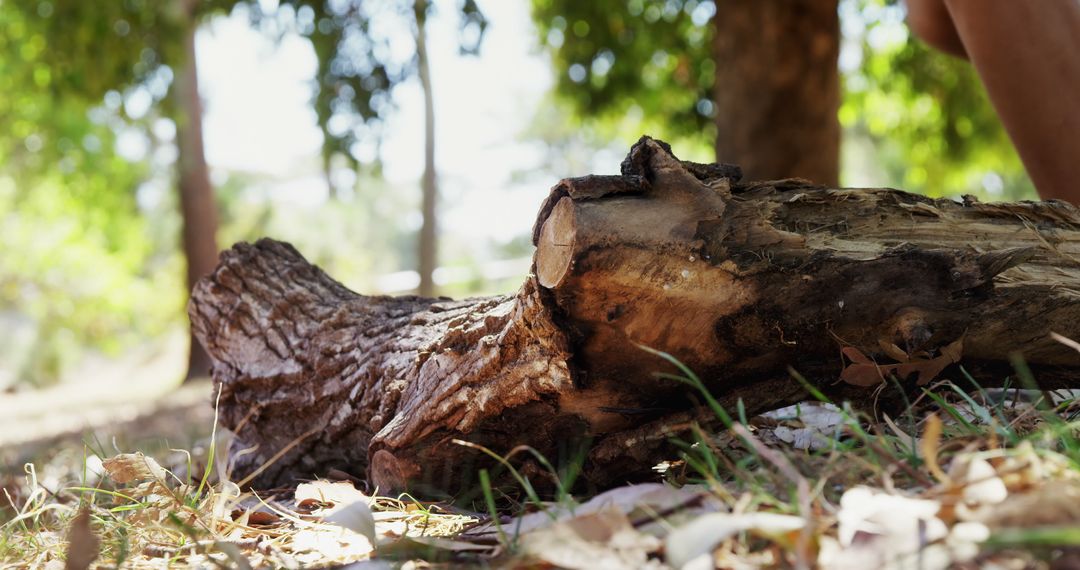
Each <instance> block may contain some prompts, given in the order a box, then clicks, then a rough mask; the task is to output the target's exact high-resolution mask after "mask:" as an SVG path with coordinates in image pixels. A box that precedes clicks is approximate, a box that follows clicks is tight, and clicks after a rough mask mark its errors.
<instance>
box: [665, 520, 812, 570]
mask: <svg viewBox="0 0 1080 570" xmlns="http://www.w3.org/2000/svg"><path fill="white" fill-rule="evenodd" d="M804 526H806V521H805V520H803V519H802V518H801V517H795V516H791V515H779V514H774V513H744V514H738V515H735V514H731V513H709V514H705V515H702V516H700V517H698V518H696V519H694V520H692V521H690V522H688V523H686V524H684V525H682V526H680V527H678V528H676V529H675V530H673V531H671V534H669V535H668V537H667V540H666V541H665V546H664V552H665V556H666V558H667V561H668V564H670V565H671V566H673V567H675V568H683V567H685V566H686V565H687V564H689V563H690V562H691V561H693V560H695V559H697V558H698V557H699V556H701V555H702V554H706V553H709V552H712V550H713V549H714V548H716V545H718V544H720V543H721V542H723V541H724V540H726V539H728V538H730V537H732V536H735V535H736V534H738V533H740V532H744V531H749V532H754V533H756V534H760V535H764V536H781V535H784V534H786V533H789V532H793V531H796V530H799V529H801V528H803V527H804Z"/></svg>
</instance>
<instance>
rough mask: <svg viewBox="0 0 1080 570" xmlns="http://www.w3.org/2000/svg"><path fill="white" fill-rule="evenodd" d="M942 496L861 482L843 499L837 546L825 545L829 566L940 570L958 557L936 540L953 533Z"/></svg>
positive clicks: (823, 564)
mask: <svg viewBox="0 0 1080 570" xmlns="http://www.w3.org/2000/svg"><path fill="white" fill-rule="evenodd" d="M940 510H941V504H940V503H939V502H938V501H932V500H927V499H914V498H910V497H904V496H901V495H893V494H889V493H885V492H882V491H877V490H874V489H869V488H867V487H855V488H852V489H850V490H848V491H847V492H845V493H844V495H843V496H842V497H841V498H840V511H839V512H838V513H837V522H838V530H837V537H838V541H837V545H835V546H834V547H830V548H828V549H822V551H821V554H820V555H819V559H818V563H819V565H820V566H821V567H823V568H834V569H852V570H855V569H861V568H887V569H890V570H894V569H895V570H901V569H905V570H906V569H909V568H910V569H922V570H936V569H944V568H946V567H948V565H949V564H950V562H951V561H952V560H955V559H956V557H955V556H954V555H953V554H952V553H951V552H950V550H949V549H948V548H946V547H944V546H941V545H939V544H935V543H937V542H938V541H940V540H941V539H943V538H945V537H947V536H948V535H949V528H948V527H947V526H946V525H945V523H944V522H943V521H942V520H941V519H940V518H938V517H937V513H938V511H940Z"/></svg>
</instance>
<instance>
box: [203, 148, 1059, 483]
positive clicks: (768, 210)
mask: <svg viewBox="0 0 1080 570" xmlns="http://www.w3.org/2000/svg"><path fill="white" fill-rule="evenodd" d="M533 238H534V243H535V244H536V246H537V250H536V254H535V257H534V267H533V273H532V274H531V275H530V276H529V277H527V278H526V279H525V281H524V283H523V285H522V287H521V289H520V290H519V291H518V292H517V293H516V294H514V295H505V296H496V297H487V298H477V299H465V300H461V301H453V300H450V299H445V298H440V299H428V298H421V297H412V296H409V297H372V296H363V295H358V294H356V293H353V292H352V291H349V290H348V289H346V288H345V287H343V286H342V285H340V284H339V283H337V282H335V281H334V280H333V279H331V278H330V277H329V276H327V275H326V274H325V273H323V272H322V271H321V270H319V269H318V268H316V267H314V266H312V265H310V264H309V263H307V262H306V261H305V260H304V259H303V257H302V256H301V255H300V254H299V253H298V252H297V251H296V250H295V249H293V248H292V247H291V246H289V245H288V244H284V243H280V242H275V241H271V240H261V241H259V242H258V243H256V244H254V245H250V244H238V245H236V246H234V247H233V248H232V249H231V250H229V251H227V252H225V253H223V254H222V256H221V261H220V264H219V266H218V268H217V270H216V271H215V272H214V273H213V274H212V275H210V276H209V277H207V278H205V279H204V280H202V281H201V282H200V283H199V285H198V286H197V287H196V289H195V291H194V294H193V300H192V302H191V304H190V305H189V313H190V316H191V319H192V321H193V323H194V325H195V331H196V334H197V335H198V337H199V339H200V340H201V341H202V342H203V344H204V346H205V347H206V349H207V351H208V352H209V353H210V355H211V356H212V357H213V359H214V368H213V376H214V379H215V382H216V383H217V384H218V386H220V388H221V390H222V394H221V404H220V406H221V407H220V413H221V423H222V425H223V426H224V427H226V428H229V429H230V430H233V431H234V432H235V433H236V435H237V441H236V443H235V447H234V453H233V456H232V457H233V460H234V462H235V464H236V469H237V471H238V472H239V473H241V474H245V473H246V474H253V473H254V474H257V476H256V477H255V478H254V483H255V484H256V485H257V486H267V485H273V484H277V483H284V482H287V481H288V480H291V479H294V478H298V477H299V478H302V477H310V476H314V475H317V474H320V473H323V472H326V471H327V470H329V469H331V468H338V469H344V470H347V471H351V472H354V473H359V472H362V471H366V475H367V476H368V478H369V480H370V481H371V482H372V483H373V484H374V485H376V486H378V487H379V488H380V489H381V490H383V491H388V490H400V489H411V490H414V491H415V490H419V491H421V492H428V493H434V492H440V491H452V490H454V489H456V488H458V487H459V486H460V485H461V484H464V483H466V482H468V481H469V480H471V473H472V471H473V470H475V469H477V468H480V467H484V466H486V465H490V462H485V460H484V458H483V456H482V455H481V454H479V453H478V452H477V451H475V450H474V449H472V448H468V447H463V446H461V445H458V444H456V443H454V440H455V439H460V440H466V441H471V442H473V443H477V444H480V445H483V446H485V447H487V448H489V449H490V450H492V451H494V452H496V453H499V454H503V453H506V452H507V451H509V450H511V449H512V448H513V447H514V446H516V445H521V444H527V445H530V446H532V447H533V448H535V449H536V450H538V451H539V452H541V453H543V454H545V455H546V456H548V457H550V458H558V457H566V456H568V455H571V454H572V452H573V448H574V447H575V445H577V444H578V443H579V442H582V441H588V442H591V444H592V445H591V447H590V450H589V452H588V455H587V457H586V462H585V474H586V477H587V479H588V481H589V482H591V483H593V484H595V485H598V486H606V485H611V484H616V483H620V482H623V481H625V480H628V479H634V478H638V477H639V476H640V475H641V474H642V473H646V474H647V473H648V472H649V468H650V467H651V466H652V465H653V462H655V461H656V460H658V459H662V458H664V454H665V453H669V452H670V448H668V447H667V443H668V441H669V436H670V435H671V434H677V433H680V432H681V431H685V430H686V429H687V426H689V425H691V423H692V422H693V421H696V420H703V419H704V418H705V417H706V415H703V414H702V412H701V411H700V406H699V397H698V396H699V395H698V394H697V393H695V392H694V390H693V389H691V388H689V387H687V386H686V385H685V384H683V383H680V382H678V381H676V380H670V379H665V378H658V377H657V376H656V375H655V373H656V372H669V373H670V372H674V371H675V369H674V367H673V366H672V365H671V364H670V363H668V362H667V361H665V360H664V359H662V358H661V357H659V356H657V355H656V354H655V353H652V352H648V351H645V350H642V349H640V348H639V346H647V347H650V348H652V349H655V350H660V351H664V352H666V353H669V354H671V355H673V356H674V357H676V358H678V359H679V360H680V361H681V362H683V363H685V364H686V365H687V366H689V367H690V368H691V369H692V370H694V371H695V372H696V373H697V374H698V375H699V376H700V378H701V379H702V381H703V382H704V383H705V385H706V386H707V387H708V389H709V390H710V392H711V393H712V394H714V395H715V396H716V397H717V399H718V400H719V401H720V402H721V403H722V404H723V405H725V406H726V407H728V409H732V410H733V409H734V407H735V405H736V402H737V401H738V400H739V399H741V400H742V401H743V404H744V406H745V408H746V410H747V412H748V413H756V412H760V411H765V410H767V409H771V408H776V407H779V406H782V405H787V404H790V403H794V402H797V401H799V400H801V399H804V398H805V397H806V396H807V394H806V393H805V391H804V387H803V386H802V385H801V384H800V383H799V382H797V381H795V380H793V379H792V378H791V376H790V375H789V372H788V370H789V368H793V369H795V370H797V371H799V372H800V373H801V374H802V375H803V376H805V377H806V378H807V379H808V380H809V381H810V382H811V383H813V384H815V385H816V386H817V387H818V388H819V389H821V390H822V391H823V392H825V393H826V394H827V395H829V396H830V397H833V398H835V399H838V400H839V399H848V400H852V401H854V402H855V403H856V404H860V405H865V404H866V403H868V402H870V401H872V400H873V399H874V397H875V390H874V388H873V387H870V386H862V385H855V384H869V383H873V382H876V381H877V380H874V379H873V378H871V379H870V382H867V374H866V371H867V370H871V371H875V372H877V373H881V374H882V375H886V374H889V373H893V374H896V375H901V376H908V375H909V374H908V373H911V374H910V376H911V377H905V378H901V379H900V380H901V382H902V385H904V386H907V387H912V388H914V387H915V385H916V383H917V382H916V381H917V378H918V379H921V380H923V381H925V380H927V379H929V377H932V376H938V377H952V378H956V379H958V380H959V379H960V375H959V374H958V373H957V370H956V366H955V365H954V361H956V360H959V363H960V364H962V365H963V367H964V368H965V370H966V371H968V372H969V373H971V374H972V375H973V376H974V377H975V378H976V379H978V380H979V381H983V382H986V383H988V384H992V383H995V382H1000V381H1001V380H1003V379H1004V378H1005V377H1006V376H1008V375H1009V374H1011V371H1012V369H1011V367H1010V364H1009V359H1010V358H1011V357H1012V355H1013V354H1014V353H1021V354H1022V355H1023V358H1024V359H1025V360H1026V362H1027V363H1028V364H1029V366H1030V367H1031V369H1032V371H1033V374H1034V375H1035V377H1036V379H1037V380H1038V382H1039V383H1040V384H1041V385H1042V386H1044V387H1047V388H1052V387H1066V386H1073V387H1076V386H1077V385H1078V384H1080V382H1078V381H1077V380H1076V378H1077V373H1078V372H1080V355H1078V354H1077V352H1076V351H1074V350H1072V349H1071V348H1068V347H1066V346H1064V345H1062V344H1060V343H1058V342H1056V341H1055V340H1053V339H1052V338H1051V337H1050V333H1051V332H1057V333H1060V334H1062V335H1065V336H1071V337H1080V261H1078V256H1080V213H1078V211H1077V209H1076V208H1074V207H1072V206H1071V205H1068V204H1066V203H1063V202H1021V203H1008V204H983V203H979V202H978V201H976V200H974V199H973V198H965V199H964V200H963V201H962V202H956V201H952V200H947V199H930V198H926V197H923V196H918V195H914V194H908V193H905V192H901V191H896V190H887V189H862V190H855V189H834V188H828V187H823V186H817V185H814V184H812V183H809V182H807V181H804V180H797V179H792V180H781V181H774V182H741V181H740V180H739V171H738V168H736V167H732V166H728V165H716V164H713V165H702V164H695V163H690V162H683V161H679V160H678V159H677V158H676V157H675V156H674V155H673V154H672V153H671V150H670V149H669V148H668V147H667V145H665V144H664V143H662V142H659V141H655V140H652V139H649V138H647V137H643V138H642V140H641V141H639V143H638V144H636V145H635V146H634V147H633V149H631V152H630V154H629V155H628V156H627V159H626V160H625V161H624V163H623V165H622V174H621V175H618V176H586V177H583V178H572V179H567V180H563V181H561V182H560V183H559V184H557V185H556V186H555V187H554V188H553V189H552V191H551V193H550V195H549V196H548V198H547V199H546V201H545V202H544V204H543V205H542V206H541V209H540V213H539V216H538V219H537V223H536V226H535V228H534V233H533ZM845 355H846V356H845ZM868 359H872V360H873V362H877V363H881V364H883V365H884V364H886V363H888V364H892V365H893V366H892V367H888V368H887V367H884V366H883V367H881V368H877V367H876V366H875V364H873V362H871V363H870V364H867V363H866V362H865V361H864V360H868ZM853 360H854V361H853ZM909 360H910V361H909ZM898 361H899V362H905V361H909V362H906V364H905V366H907V367H908V368H902V367H898V366H897V365H896V364H897V362H898ZM945 365H951V366H949V367H948V368H945ZM860 367H861V368H860ZM931 368H932V369H934V370H933V371H931V372H927V370H928V369H931ZM941 368H945V369H944V372H941V371H940V369H941ZM860 370H861V371H862V374H852V371H855V372H859V371H860ZM841 376H843V377H845V378H847V379H848V380H849V381H851V382H854V384H853V383H849V382H842V381H839V380H838V378H839V377H841ZM239 450H244V451H243V452H239ZM278 455H280V457H278ZM271 459H274V461H273V462H272V463H270V464H268V463H267V462H268V461H269V460H271ZM524 468H525V469H526V470H530V469H532V470H534V471H535V468H536V466H535V465H526V466H525V467H524Z"/></svg>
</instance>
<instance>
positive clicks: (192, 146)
mask: <svg viewBox="0 0 1080 570" xmlns="http://www.w3.org/2000/svg"><path fill="white" fill-rule="evenodd" d="M188 12H189V13H188V16H187V37H186V38H184V49H185V59H184V62H183V65H182V66H181V67H180V69H178V70H177V74H176V86H175V88H174V92H173V94H174V96H175V97H176V100H175V103H176V107H175V108H176V111H177V113H176V114H177V116H176V135H177V141H178V143H179V147H180V152H179V155H180V156H179V159H178V160H177V165H178V167H179V173H178V174H179V176H178V190H179V192H180V214H181V217H182V219H183V246H184V257H185V258H186V259H187V285H188V290H190V289H191V288H192V287H194V285H195V283H196V282H198V281H199V279H201V278H202V277H203V276H205V275H207V274H209V273H210V272H212V271H213V270H214V266H215V265H216V264H217V252H218V247H217V238H216V236H215V234H216V233H217V225H218V222H217V210H216V206H215V204H214V191H213V188H212V187H211V186H210V176H209V172H208V169H207V166H206V155H205V153H204V151H203V133H202V101H201V100H200V98H199V82H198V70H197V66H196V58H195V30H196V27H197V26H196V24H195V21H194V19H193V18H191V17H190V10H189V11H188ZM209 372H210V357H209V356H208V355H207V354H206V351H205V350H203V347H202V345H200V344H199V343H198V341H197V340H196V339H195V337H194V336H192V337H191V351H190V353H189V357H188V370H187V374H186V378H187V379H191V378H194V377H198V376H206V375H208V374H209Z"/></svg>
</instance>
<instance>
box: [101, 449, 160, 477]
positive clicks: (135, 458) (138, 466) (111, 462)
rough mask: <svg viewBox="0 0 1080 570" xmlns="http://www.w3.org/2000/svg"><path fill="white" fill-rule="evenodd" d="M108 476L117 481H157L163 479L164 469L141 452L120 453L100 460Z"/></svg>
mask: <svg viewBox="0 0 1080 570" xmlns="http://www.w3.org/2000/svg"><path fill="white" fill-rule="evenodd" d="M101 466H102V467H104V468H105V472H106V473H107V474H108V475H109V478H110V479H112V480H113V481H116V482H117V483H121V484H123V483H131V482H133V481H159V482H162V481H164V480H165V469H163V468H162V467H161V466H160V465H158V462H157V461H154V459H153V458H152V457H147V456H145V455H143V454H142V453H139V452H135V453H121V454H120V455H117V456H115V457H110V458H108V459H105V460H103V461H102V462H101Z"/></svg>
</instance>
